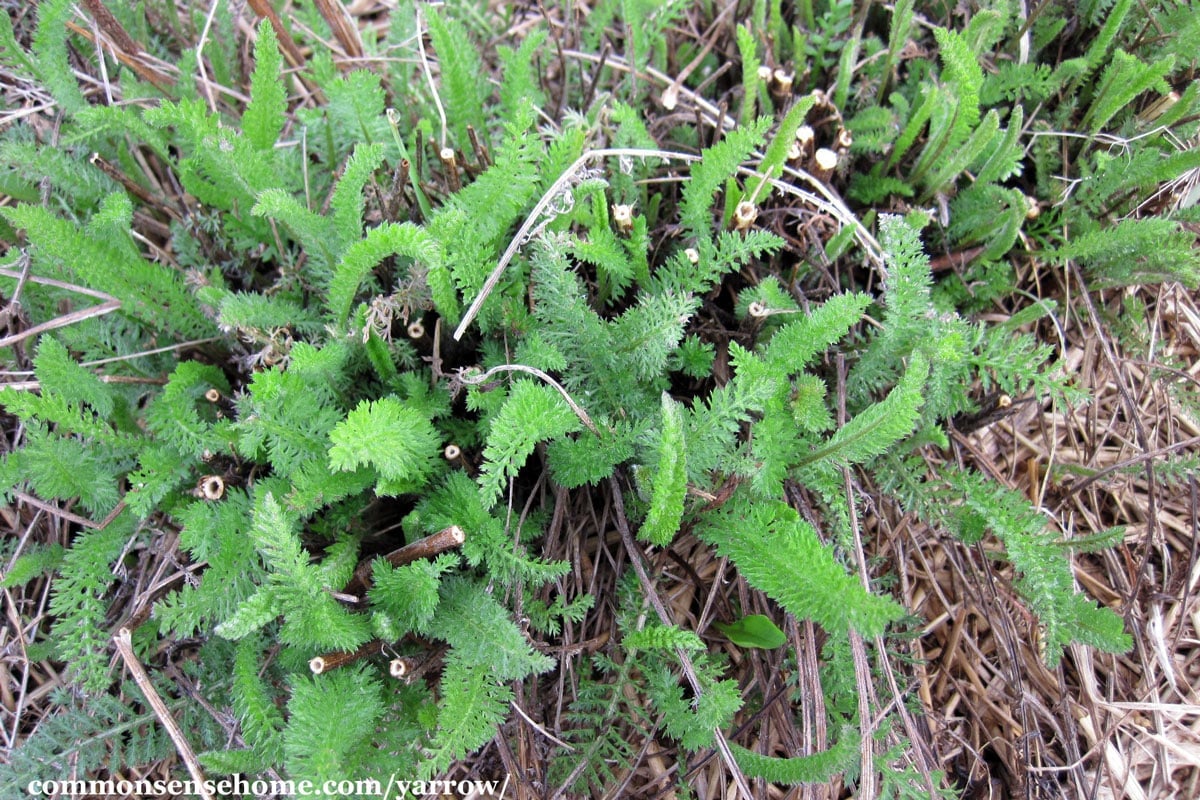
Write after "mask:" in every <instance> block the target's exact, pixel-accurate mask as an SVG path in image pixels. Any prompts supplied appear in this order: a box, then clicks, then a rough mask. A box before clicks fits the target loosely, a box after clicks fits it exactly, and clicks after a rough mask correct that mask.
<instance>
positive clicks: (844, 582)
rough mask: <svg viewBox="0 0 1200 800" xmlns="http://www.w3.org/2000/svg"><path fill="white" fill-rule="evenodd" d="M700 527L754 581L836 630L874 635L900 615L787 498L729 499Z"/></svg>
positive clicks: (702, 534) (805, 615)
mask: <svg viewBox="0 0 1200 800" xmlns="http://www.w3.org/2000/svg"><path fill="white" fill-rule="evenodd" d="M696 530H697V534H698V535H699V536H700V537H701V538H703V539H704V540H705V541H706V542H709V543H710V544H712V545H714V546H715V547H716V548H717V552H718V553H720V554H722V555H727V556H729V558H730V559H731V560H732V561H733V562H734V563H735V564H737V565H738V569H739V570H740V571H741V573H742V575H743V576H744V577H745V578H746V581H747V582H748V583H749V584H750V585H751V586H754V587H755V588H757V589H760V590H762V591H763V592H765V593H766V594H767V596H768V597H771V598H772V599H774V600H775V601H776V602H778V603H779V604H780V605H781V606H783V608H785V609H787V611H788V612H790V613H791V614H793V615H795V616H796V617H798V618H800V619H811V620H814V621H815V622H817V623H819V624H820V625H821V626H822V627H824V628H825V629H826V630H829V631H830V632H832V633H845V632H846V631H848V630H850V629H854V630H857V631H859V632H860V633H862V634H863V635H865V636H874V635H877V634H879V633H882V631H883V629H884V626H886V625H887V623H888V622H891V621H894V620H896V619H898V618H899V617H900V615H901V608H900V607H899V606H897V605H896V604H895V603H894V602H893V601H892V600H890V599H888V598H885V597H881V596H877V595H873V594H869V593H867V591H866V589H864V588H863V586H862V584H861V583H860V582H859V581H858V579H857V578H855V577H854V576H853V575H851V574H849V573H847V572H846V569H845V568H844V567H843V566H842V565H841V564H839V563H838V562H837V560H836V559H835V558H834V554H833V552H832V551H831V550H830V549H829V548H828V547H827V546H825V545H823V544H822V543H821V541H820V539H818V538H817V532H816V531H815V530H813V528H812V527H811V526H810V525H808V523H806V522H804V521H802V520H801V519H800V517H799V515H798V514H797V513H796V512H795V511H794V510H793V509H791V508H789V507H788V506H786V505H784V504H782V503H778V502H776V503H750V502H744V501H743V502H737V503H730V504H726V506H725V507H724V508H722V509H721V512H720V513H719V514H715V515H711V516H709V517H707V518H706V519H705V520H704V522H703V523H702V524H701V525H699V526H698V527H697V529H696Z"/></svg>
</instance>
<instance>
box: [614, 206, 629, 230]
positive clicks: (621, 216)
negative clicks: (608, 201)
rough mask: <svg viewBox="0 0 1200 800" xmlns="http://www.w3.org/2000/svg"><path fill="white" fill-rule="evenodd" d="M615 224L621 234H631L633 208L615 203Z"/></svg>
mask: <svg viewBox="0 0 1200 800" xmlns="http://www.w3.org/2000/svg"><path fill="white" fill-rule="evenodd" d="M612 218H613V224H614V225H616V226H617V230H619V231H620V232H621V233H629V231H631V230H632V229H633V206H627V205H624V204H621V203H614V204H613V207H612Z"/></svg>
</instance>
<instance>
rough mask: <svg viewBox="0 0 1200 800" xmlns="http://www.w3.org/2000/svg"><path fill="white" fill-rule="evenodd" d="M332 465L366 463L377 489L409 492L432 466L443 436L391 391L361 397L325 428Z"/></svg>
mask: <svg viewBox="0 0 1200 800" xmlns="http://www.w3.org/2000/svg"><path fill="white" fill-rule="evenodd" d="M329 439H330V441H331V442H333V447H331V448H330V449H329V463H330V466H331V467H332V468H333V469H335V470H342V471H348V470H354V469H356V468H358V467H360V466H364V465H369V466H371V467H374V468H375V470H376V471H377V472H378V473H379V486H378V492H379V493H380V494H401V493H404V492H411V491H414V490H415V489H417V488H418V487H420V486H421V485H422V483H423V482H424V481H425V479H426V478H427V477H428V476H429V474H430V473H431V472H432V471H433V467H434V464H435V463H436V462H435V459H436V457H437V451H438V450H439V448H440V446H441V437H440V436H439V434H438V432H437V431H436V430H434V428H433V425H431V424H430V422H429V417H428V415H425V414H421V413H420V412H419V411H417V410H415V409H412V408H410V407H408V406H406V405H404V404H403V403H402V402H400V401H399V400H397V399H396V398H394V397H384V398H381V399H379V400H376V401H374V402H370V401H365V400H364V401H363V402H362V403H360V404H359V406H358V407H357V408H355V409H354V410H353V411H351V412H350V413H349V414H348V415H347V416H346V419H344V420H342V421H341V422H339V423H338V424H337V425H336V426H334V428H333V430H332V431H330V433H329Z"/></svg>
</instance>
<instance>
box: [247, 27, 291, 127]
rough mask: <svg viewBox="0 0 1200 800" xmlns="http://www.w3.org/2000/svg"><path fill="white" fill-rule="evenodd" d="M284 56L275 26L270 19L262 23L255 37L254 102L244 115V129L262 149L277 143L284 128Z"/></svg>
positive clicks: (252, 79)
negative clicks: (281, 53) (280, 50)
mask: <svg viewBox="0 0 1200 800" xmlns="http://www.w3.org/2000/svg"><path fill="white" fill-rule="evenodd" d="M282 72H283V56H282V55H280V53H279V40H278V39H276V38H275V28H274V27H272V26H271V25H270V23H269V22H268V21H267V20H263V21H262V22H261V23H260V24H259V26H258V37H257V38H256V39H255V41H254V75H253V77H251V79H250V103H249V104H248V105H247V106H246V111H245V113H244V114H243V115H242V132H243V133H245V134H246V137H247V138H248V139H249V140H250V143H251V144H253V145H254V146H255V147H256V148H258V149H259V150H268V149H270V148H272V147H274V146H275V142H276V140H278V139H279V134H280V133H281V132H282V131H283V124H284V112H286V111H287V93H286V92H285V90H284V88H283V81H282V78H281V75H282Z"/></svg>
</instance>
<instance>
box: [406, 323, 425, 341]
mask: <svg viewBox="0 0 1200 800" xmlns="http://www.w3.org/2000/svg"><path fill="white" fill-rule="evenodd" d="M424 335H425V326H424V325H423V324H421V320H419V319H415V320H413V321H412V322H410V323H408V338H410V339H420V338H421V337H422V336H424Z"/></svg>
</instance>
